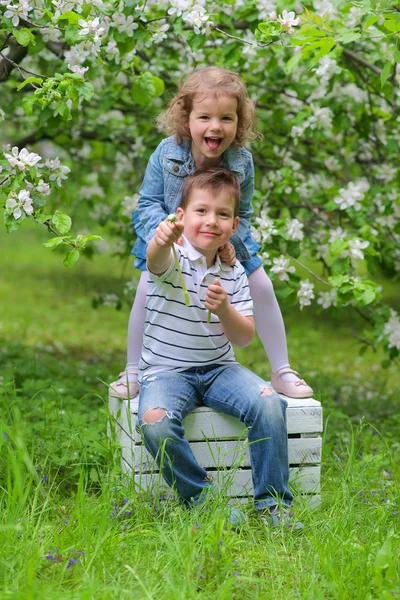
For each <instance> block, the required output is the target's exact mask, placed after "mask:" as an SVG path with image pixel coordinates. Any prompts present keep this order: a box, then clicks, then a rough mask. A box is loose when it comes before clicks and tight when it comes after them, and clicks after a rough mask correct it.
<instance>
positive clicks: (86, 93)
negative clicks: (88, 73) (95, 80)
mask: <svg viewBox="0 0 400 600" xmlns="http://www.w3.org/2000/svg"><path fill="white" fill-rule="evenodd" d="M76 89H77V90H78V92H79V93H80V94H81V96H83V97H84V98H85V100H88V101H89V100H90V99H91V98H92V96H93V94H94V88H93V86H92V84H91V83H89V81H83V82H79V83H76Z"/></svg>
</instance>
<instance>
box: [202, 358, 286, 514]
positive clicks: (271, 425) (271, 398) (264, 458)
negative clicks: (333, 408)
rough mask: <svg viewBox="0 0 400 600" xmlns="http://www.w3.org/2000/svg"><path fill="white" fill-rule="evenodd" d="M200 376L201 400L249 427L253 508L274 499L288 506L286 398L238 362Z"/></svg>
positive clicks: (259, 507)
mask: <svg viewBox="0 0 400 600" xmlns="http://www.w3.org/2000/svg"><path fill="white" fill-rule="evenodd" d="M204 377H205V379H204V382H205V385H206V391H205V394H204V404H206V405H207V406H209V407H210V408H213V409H215V410H218V411H220V412H223V413H226V414H229V415H233V416H234V417H237V418H238V419H240V420H241V421H242V422H243V423H244V424H245V425H246V426H247V427H248V428H249V431H248V441H249V444H250V445H249V450H250V461H251V468H252V477H253V485H254V502H255V507H256V509H257V510H261V509H264V508H266V507H270V506H275V505H276V504H277V503H278V502H280V503H282V504H283V505H284V506H290V505H291V503H292V499H293V496H292V494H291V492H290V490H289V487H288V479H289V460H288V447H287V428H286V405H287V403H286V401H285V400H283V399H282V398H280V396H278V394H277V393H276V392H275V391H274V390H273V389H272V388H270V387H268V386H267V384H266V383H265V381H263V380H262V379H261V378H260V377H258V376H257V375H255V374H254V373H252V372H251V371H249V370H248V369H246V368H245V367H242V366H241V365H232V366H219V367H216V368H215V369H213V370H212V371H209V372H208V373H206V374H205V376H204Z"/></svg>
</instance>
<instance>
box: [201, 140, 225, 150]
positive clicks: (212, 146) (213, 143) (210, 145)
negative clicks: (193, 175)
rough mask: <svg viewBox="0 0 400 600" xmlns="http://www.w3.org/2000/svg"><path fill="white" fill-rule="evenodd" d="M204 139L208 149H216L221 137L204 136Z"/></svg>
mask: <svg viewBox="0 0 400 600" xmlns="http://www.w3.org/2000/svg"><path fill="white" fill-rule="evenodd" d="M204 139H205V140H206V144H207V146H208V148H209V150H216V149H217V148H218V146H219V145H220V143H221V142H222V139H221V138H218V137H206V138H204Z"/></svg>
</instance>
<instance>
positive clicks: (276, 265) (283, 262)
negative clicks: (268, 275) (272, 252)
mask: <svg viewBox="0 0 400 600" xmlns="http://www.w3.org/2000/svg"><path fill="white" fill-rule="evenodd" d="M271 271H272V273H276V274H277V275H278V276H279V279H280V280H281V281H289V275H288V273H295V271H296V269H295V268H294V267H293V266H291V265H290V260H289V259H288V258H285V257H284V256H283V254H281V255H280V257H279V258H274V259H273V266H272V267H271Z"/></svg>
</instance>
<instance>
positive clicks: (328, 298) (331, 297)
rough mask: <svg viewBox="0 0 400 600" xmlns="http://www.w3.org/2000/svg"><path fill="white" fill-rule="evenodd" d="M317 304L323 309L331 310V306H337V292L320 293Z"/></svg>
mask: <svg viewBox="0 0 400 600" xmlns="http://www.w3.org/2000/svg"><path fill="white" fill-rule="evenodd" d="M317 304H320V305H321V306H322V308H329V307H330V306H337V291H336V290H330V291H329V292H320V293H319V296H318V300H317Z"/></svg>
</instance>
